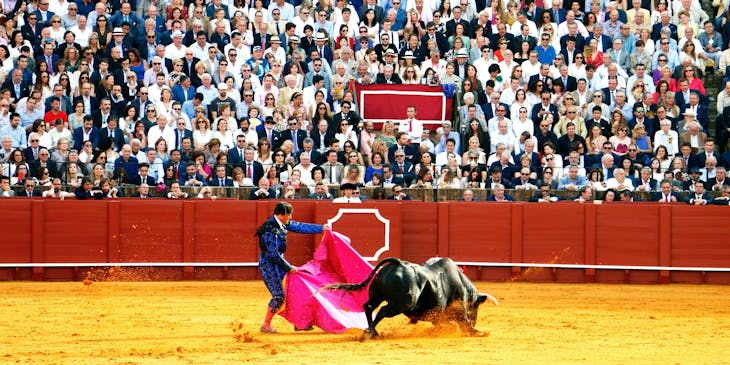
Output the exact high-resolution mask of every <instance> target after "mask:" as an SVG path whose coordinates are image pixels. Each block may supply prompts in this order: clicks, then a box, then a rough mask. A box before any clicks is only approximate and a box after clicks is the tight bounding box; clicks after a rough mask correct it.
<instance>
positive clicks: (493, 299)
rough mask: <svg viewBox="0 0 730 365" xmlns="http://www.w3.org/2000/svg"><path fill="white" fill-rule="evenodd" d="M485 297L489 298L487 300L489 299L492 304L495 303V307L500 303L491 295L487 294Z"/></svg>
mask: <svg viewBox="0 0 730 365" xmlns="http://www.w3.org/2000/svg"><path fill="white" fill-rule="evenodd" d="M485 295H486V296H487V299H489V300H491V301H492V302H494V305H499V301H498V300H497V298H495V297H493V296H491V295H489V294H487V293H485Z"/></svg>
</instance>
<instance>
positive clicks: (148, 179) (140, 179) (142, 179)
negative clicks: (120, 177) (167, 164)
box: [129, 162, 156, 186]
mask: <svg viewBox="0 0 730 365" xmlns="http://www.w3.org/2000/svg"><path fill="white" fill-rule="evenodd" d="M149 172H150V164H149V163H147V162H142V163H140V164H139V174H138V175H135V176H132V177H131V178H130V179H129V183H130V184H132V185H142V184H147V185H148V186H154V185H156V184H155V178H153V177H152V176H150V175H149Z"/></svg>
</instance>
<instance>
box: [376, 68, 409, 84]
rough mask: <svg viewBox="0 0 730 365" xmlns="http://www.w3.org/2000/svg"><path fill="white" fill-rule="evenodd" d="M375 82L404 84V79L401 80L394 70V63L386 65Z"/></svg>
mask: <svg viewBox="0 0 730 365" xmlns="http://www.w3.org/2000/svg"><path fill="white" fill-rule="evenodd" d="M375 83H376V84H389V85H392V84H402V83H403V81H401V79H400V77H399V76H398V74H396V73H394V72H393V66H392V65H385V66H383V72H381V73H379V74H378V76H376V77H375Z"/></svg>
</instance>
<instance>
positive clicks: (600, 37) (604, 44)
mask: <svg viewBox="0 0 730 365" xmlns="http://www.w3.org/2000/svg"><path fill="white" fill-rule="evenodd" d="M591 39H595V40H596V41H598V45H597V46H598V50H599V51H601V52H608V50H609V49H611V46H612V45H613V42H612V41H611V37H609V36H607V35H605V34H603V26H602V25H601V23H596V25H595V26H594V27H593V35H592V36H589V37H588V38H587V39H586V44H590V43H591Z"/></svg>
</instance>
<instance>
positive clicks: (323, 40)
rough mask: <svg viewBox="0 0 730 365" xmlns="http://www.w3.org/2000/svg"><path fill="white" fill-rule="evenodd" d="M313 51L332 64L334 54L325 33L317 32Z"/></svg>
mask: <svg viewBox="0 0 730 365" xmlns="http://www.w3.org/2000/svg"><path fill="white" fill-rule="evenodd" d="M370 1H374V0H370ZM381 9H382V8H381ZM312 49H314V50H316V51H317V53H318V54H319V57H320V58H321V59H324V60H327V64H328V65H331V64H332V59H333V58H334V54H333V53H332V48H330V46H329V45H327V36H326V35H325V34H324V33H323V32H317V36H316V37H315V38H314V47H312ZM312 49H310V50H309V52H310V53H311V52H312Z"/></svg>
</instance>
